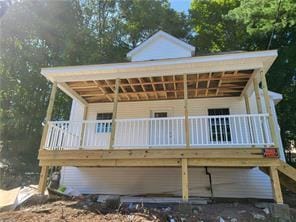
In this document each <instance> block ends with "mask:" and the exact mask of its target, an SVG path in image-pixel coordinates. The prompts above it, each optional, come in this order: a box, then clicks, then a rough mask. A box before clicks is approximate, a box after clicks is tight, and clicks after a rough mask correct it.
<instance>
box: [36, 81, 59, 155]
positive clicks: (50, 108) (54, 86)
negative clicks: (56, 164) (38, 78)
mask: <svg viewBox="0 0 296 222" xmlns="http://www.w3.org/2000/svg"><path fill="white" fill-rule="evenodd" d="M56 92H57V82H54V83H53V84H52V88H51V93H50V97H49V102H48V107H47V111H46V116H45V119H44V124H45V125H44V128H43V132H42V137H41V142H40V147H39V149H42V148H43V147H44V144H45V140H46V136H47V132H48V121H50V120H51V116H52V111H53V105H54V100H55V96H56Z"/></svg>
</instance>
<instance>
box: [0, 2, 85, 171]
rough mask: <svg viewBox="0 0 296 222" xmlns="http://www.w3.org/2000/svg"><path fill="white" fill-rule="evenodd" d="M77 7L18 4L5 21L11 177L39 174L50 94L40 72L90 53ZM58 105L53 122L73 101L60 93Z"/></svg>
mask: <svg viewBox="0 0 296 222" xmlns="http://www.w3.org/2000/svg"><path fill="white" fill-rule="evenodd" d="M75 3H76V2H62V1H61V2H59V1H48V2H45V1H34V2H31V1H24V2H15V3H13V4H12V5H11V6H10V7H9V8H8V9H7V11H6V13H5V15H4V16H3V17H2V18H1V30H2V33H1V40H0V51H1V58H0V81H1V90H0V103H1V108H0V131H1V141H2V144H3V147H2V150H1V161H5V162H6V163H7V164H8V165H9V170H10V171H11V173H12V174H22V173H24V172H25V171H33V172H36V171H38V167H37V166H38V162H37V154H38V148H39V143H40V137H41V133H42V126H41V123H42V121H43V118H44V116H45V111H46V107H47V103H48V97H49V91H50V84H49V83H48V82H47V81H46V80H45V78H44V77H42V76H41V75H40V68H41V67H46V66H57V65H66V64H68V65H71V64H79V63H82V59H83V57H82V56H81V55H84V54H86V53H83V50H85V49H86V48H87V42H86V41H84V37H85V33H87V31H86V30H85V29H84V27H82V26H81V24H82V23H81V18H80V16H79V14H78V13H77V10H76V8H75V7H77V4H75ZM78 6H79V5H78ZM82 40H83V41H82ZM77 45H80V46H81V48H80V47H76V46H77ZM74 46H75V47H74ZM56 104H57V105H58V106H56V107H55V115H54V118H56V119H63V118H67V114H68V113H69V108H70V100H69V98H68V97H66V96H65V95H64V94H62V93H59V94H58V96H57V100H56Z"/></svg>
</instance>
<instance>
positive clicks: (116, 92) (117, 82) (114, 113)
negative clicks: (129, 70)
mask: <svg viewBox="0 0 296 222" xmlns="http://www.w3.org/2000/svg"><path fill="white" fill-rule="evenodd" d="M119 86H120V79H119V78H117V79H116V80H115V96H114V102H113V113H112V127H111V136H110V143H109V149H113V145H114V139H115V128H116V121H115V120H116V118H117V105H118V93H119Z"/></svg>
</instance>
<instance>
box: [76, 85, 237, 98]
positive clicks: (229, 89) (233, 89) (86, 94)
mask: <svg viewBox="0 0 296 222" xmlns="http://www.w3.org/2000/svg"><path fill="white" fill-rule="evenodd" d="M217 89H219V90H220V91H222V92H230V93H232V92H234V93H239V92H241V91H242V89H243V86H232V87H220V88H217V87H211V88H207V89H206V88H200V89H188V88H187V91H196V90H197V91H204V90H217ZM155 92H160V93H177V92H180V93H181V92H183V93H184V89H176V90H175V89H171V90H168V89H166V90H158V91H157V90H156V91H154V90H146V91H134V92H122V93H119V94H120V95H126V96H128V95H138V94H139V95H146V94H147V93H155ZM80 95H81V96H83V97H89V96H93V97H95V96H98V97H101V96H107V95H109V96H111V95H112V96H114V95H115V93H98V92H97V91H84V92H81V93H80ZM205 96H206V97H207V95H205ZM146 98H147V96H146Z"/></svg>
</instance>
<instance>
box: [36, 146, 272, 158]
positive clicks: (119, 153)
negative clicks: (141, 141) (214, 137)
mask: <svg viewBox="0 0 296 222" xmlns="http://www.w3.org/2000/svg"><path fill="white" fill-rule="evenodd" d="M38 158H39V159H81V160H83V159H86V160H91V159H158V158H162V159H170V158H216V159H221V158H222V159H223V158H235V159H244V158H252V159H264V155H263V149H259V148H229V149H223V148H220V149H219V148H217V149H215V148H209V149H202V148H198V149H194V148H192V149H184V148H180V149H173V148H170V149H113V150H106V149H100V150H39V156H38ZM275 159H277V158H275Z"/></svg>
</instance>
